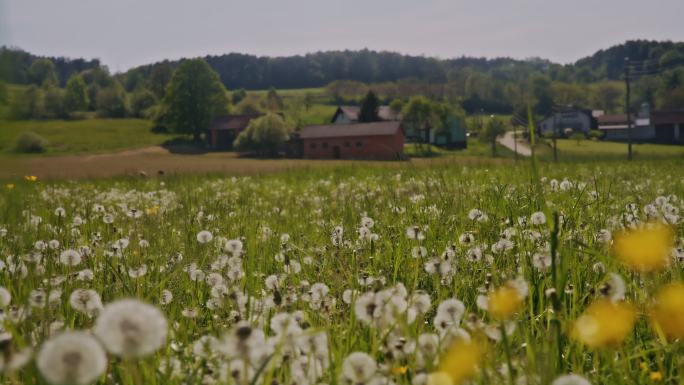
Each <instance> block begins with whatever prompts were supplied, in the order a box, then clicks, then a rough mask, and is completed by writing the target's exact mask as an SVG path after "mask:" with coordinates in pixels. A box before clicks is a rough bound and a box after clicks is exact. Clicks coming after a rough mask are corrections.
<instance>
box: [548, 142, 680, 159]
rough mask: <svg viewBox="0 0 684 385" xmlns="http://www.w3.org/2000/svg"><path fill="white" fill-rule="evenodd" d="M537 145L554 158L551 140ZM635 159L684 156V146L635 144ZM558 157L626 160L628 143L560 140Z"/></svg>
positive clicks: (633, 149)
mask: <svg viewBox="0 0 684 385" xmlns="http://www.w3.org/2000/svg"><path fill="white" fill-rule="evenodd" d="M547 142H548V143H547V144H543V145H539V146H537V148H536V149H537V152H538V154H539V156H540V157H541V158H542V159H545V160H551V159H553V148H552V147H551V141H547ZM632 151H633V155H634V158H635V159H639V158H641V159H673V158H680V159H681V158H684V146H681V145H664V144H647V143H644V144H639V143H635V144H633V148H632ZM558 157H559V159H561V160H567V161H573V160H584V161H595V160H601V159H603V160H611V159H614V160H624V159H626V158H627V143H621V142H607V141H594V140H582V141H580V142H579V143H578V142H577V141H576V140H572V139H559V140H558Z"/></svg>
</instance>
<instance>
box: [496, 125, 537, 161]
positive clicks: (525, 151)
mask: <svg viewBox="0 0 684 385" xmlns="http://www.w3.org/2000/svg"><path fill="white" fill-rule="evenodd" d="M521 136H522V134H520V133H518V137H519V138H520V137H521ZM497 140H498V141H499V143H500V144H501V145H503V146H504V147H507V148H510V149H511V151H515V150H516V146H515V137H514V136H513V131H506V133H505V134H504V136H502V137H500V138H499V139H497ZM517 150H518V154H519V155H522V156H532V150H530V146H528V145H527V143H525V142H524V141H523V140H522V139H518V148H517Z"/></svg>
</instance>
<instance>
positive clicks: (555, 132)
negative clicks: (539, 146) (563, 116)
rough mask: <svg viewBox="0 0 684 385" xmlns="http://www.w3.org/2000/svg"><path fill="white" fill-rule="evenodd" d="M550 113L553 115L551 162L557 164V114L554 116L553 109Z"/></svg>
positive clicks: (554, 110)
mask: <svg viewBox="0 0 684 385" xmlns="http://www.w3.org/2000/svg"><path fill="white" fill-rule="evenodd" d="M551 113H552V114H553V161H554V162H558V143H557V141H556V139H557V138H558V119H557V117H558V114H556V109H555V108H554V109H553V110H552V112H551Z"/></svg>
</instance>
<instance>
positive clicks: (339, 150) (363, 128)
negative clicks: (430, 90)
mask: <svg viewBox="0 0 684 385" xmlns="http://www.w3.org/2000/svg"><path fill="white" fill-rule="evenodd" d="M297 143H298V145H299V146H300V148H301V151H296V152H300V153H301V155H302V156H303V157H304V158H310V159H377V160H396V159H402V158H403V156H404V130H403V128H402V125H401V122H399V121H390V122H374V123H355V124H330V125H322V126H308V127H304V128H303V129H302V130H301V131H300V132H299V137H298V140H297Z"/></svg>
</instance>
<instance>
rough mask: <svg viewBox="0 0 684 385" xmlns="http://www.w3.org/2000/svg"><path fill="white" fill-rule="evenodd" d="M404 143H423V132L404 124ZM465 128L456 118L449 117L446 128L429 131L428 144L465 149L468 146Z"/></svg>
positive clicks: (409, 124)
mask: <svg viewBox="0 0 684 385" xmlns="http://www.w3.org/2000/svg"><path fill="white" fill-rule="evenodd" d="M403 126H404V130H405V132H406V141H407V142H415V143H425V130H424V129H418V128H417V127H415V125H414V124H411V123H409V122H404V124H403ZM467 140H468V138H467V128H466V125H465V122H463V121H462V120H461V119H460V118H459V117H458V116H455V115H451V116H449V117H448V118H447V122H446V127H444V128H443V129H435V128H432V129H430V138H429V142H430V144H434V145H435V146H439V147H446V148H451V149H454V148H466V147H467V146H468V141H467Z"/></svg>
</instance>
